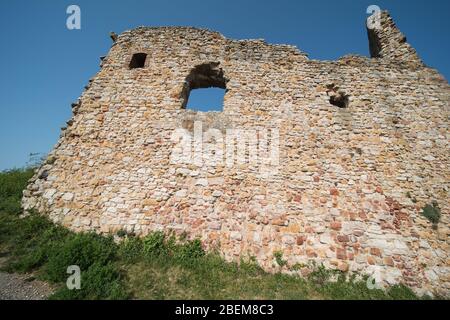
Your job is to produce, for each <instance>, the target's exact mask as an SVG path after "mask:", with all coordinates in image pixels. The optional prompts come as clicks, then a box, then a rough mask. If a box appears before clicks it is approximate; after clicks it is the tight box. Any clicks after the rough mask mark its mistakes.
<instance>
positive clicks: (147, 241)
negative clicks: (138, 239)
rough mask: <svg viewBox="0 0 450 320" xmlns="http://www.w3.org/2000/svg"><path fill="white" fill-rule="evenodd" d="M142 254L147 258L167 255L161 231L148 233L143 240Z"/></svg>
mask: <svg viewBox="0 0 450 320" xmlns="http://www.w3.org/2000/svg"><path fill="white" fill-rule="evenodd" d="M143 243H144V253H145V254H146V255H147V256H160V255H163V254H167V253H168V248H167V246H166V242H165V235H164V233H163V232H161V231H157V232H153V233H150V234H149V235H148V236H146V237H145V238H144V240H143Z"/></svg>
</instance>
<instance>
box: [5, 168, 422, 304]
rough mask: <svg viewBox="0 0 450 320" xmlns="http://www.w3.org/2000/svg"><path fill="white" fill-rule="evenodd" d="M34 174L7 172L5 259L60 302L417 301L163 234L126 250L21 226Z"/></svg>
mask: <svg viewBox="0 0 450 320" xmlns="http://www.w3.org/2000/svg"><path fill="white" fill-rule="evenodd" d="M31 175H32V170H13V171H8V172H3V173H0V254H1V255H3V256H7V257H8V259H9V260H8V263H7V265H6V267H5V268H4V269H6V271H9V272H30V271H33V272H35V274H37V275H38V277H39V278H41V279H43V280H46V281H49V282H52V283H55V284H57V285H59V287H60V289H59V290H58V291H57V292H56V293H55V294H54V295H53V296H52V298H53V299H125V298H138V299H417V297H416V296H415V295H414V294H413V293H412V291H411V290H410V289H408V288H406V287H404V286H394V287H391V288H390V289H389V290H387V291H386V292H384V291H381V290H369V289H368V288H367V286H366V282H365V281H354V280H352V279H348V277H347V276H346V275H345V274H342V273H338V272H336V271H330V270H325V269H324V268H321V267H319V268H317V270H316V271H315V272H313V273H312V274H311V275H310V276H308V277H307V278H301V277H298V276H290V275H283V274H280V273H278V274H268V273H266V272H264V271H263V270H262V269H261V268H260V267H259V266H257V265H256V264H255V263H254V262H252V261H242V262H241V263H240V264H239V265H238V264H236V263H227V262H225V261H223V259H222V258H220V257H219V255H218V254H215V253H205V252H204V251H203V249H202V247H201V244H200V242H199V241H180V240H179V239H178V240H177V239H175V238H174V237H166V236H164V235H163V234H162V233H153V234H150V235H149V236H147V237H146V238H144V239H138V238H135V237H133V236H130V235H126V234H125V233H123V232H122V233H121V234H120V236H122V237H123V238H124V241H122V242H121V243H120V245H118V244H116V243H115V242H114V241H113V239H112V238H111V237H102V236H98V235H96V234H92V233H84V234H75V233H73V232H70V231H68V230H67V229H65V228H63V227H60V226H56V225H54V224H53V223H51V222H50V221H48V220H47V219H46V218H45V217H42V216H38V215H36V214H32V215H30V216H29V217H27V218H24V219H20V218H19V217H18V214H19V213H20V198H21V190H23V189H24V187H25V186H26V182H27V180H28V179H29V178H30V177H31ZM69 265H78V266H80V268H81V271H82V280H81V287H82V289H81V290H72V291H71V290H68V289H66V287H65V285H64V284H65V281H66V279H67V277H68V275H67V274H66V269H67V267H68V266H69ZM332 276H334V277H336V276H337V277H338V280H337V281H330V278H331V277H332Z"/></svg>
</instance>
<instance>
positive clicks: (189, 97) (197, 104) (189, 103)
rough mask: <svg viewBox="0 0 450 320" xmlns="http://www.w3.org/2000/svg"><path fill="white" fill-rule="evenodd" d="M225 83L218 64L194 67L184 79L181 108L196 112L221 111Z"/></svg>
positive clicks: (211, 63) (225, 80)
mask: <svg viewBox="0 0 450 320" xmlns="http://www.w3.org/2000/svg"><path fill="white" fill-rule="evenodd" d="M227 81H228V80H227V79H226V78H225V77H224V73H223V70H222V69H221V68H220V67H219V63H218V62H210V63H205V64H201V65H198V66H196V67H195V68H194V69H193V70H192V71H191V72H190V73H189V75H188V76H187V78H186V82H185V85H184V88H183V92H182V98H183V105H182V107H183V108H184V109H190V110H196V111H222V110H223V102H224V96H225V92H226V83H227Z"/></svg>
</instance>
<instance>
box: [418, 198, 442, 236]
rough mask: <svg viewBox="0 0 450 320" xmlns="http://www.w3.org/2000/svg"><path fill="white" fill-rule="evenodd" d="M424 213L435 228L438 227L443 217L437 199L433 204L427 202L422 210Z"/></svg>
mask: <svg viewBox="0 0 450 320" xmlns="http://www.w3.org/2000/svg"><path fill="white" fill-rule="evenodd" d="M422 215H423V216H424V217H425V218H427V219H428V220H429V221H430V222H431V223H432V224H433V228H434V229H437V225H438V223H439V220H440V219H441V210H440V209H439V205H438V203H437V202H436V201H433V203H432V204H427V205H426V206H425V208H423V210H422Z"/></svg>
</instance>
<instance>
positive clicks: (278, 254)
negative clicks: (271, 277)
mask: <svg viewBox="0 0 450 320" xmlns="http://www.w3.org/2000/svg"><path fill="white" fill-rule="evenodd" d="M273 256H274V257H275V260H276V262H277V264H278V265H279V266H280V267H284V266H285V265H286V264H287V261H286V260H284V259H283V253H282V252H281V251H276V252H274V254H273Z"/></svg>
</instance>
